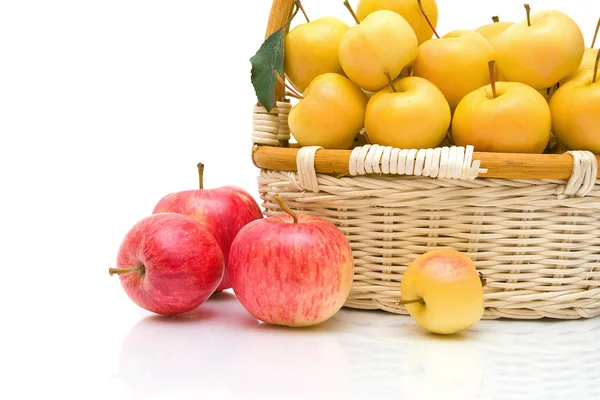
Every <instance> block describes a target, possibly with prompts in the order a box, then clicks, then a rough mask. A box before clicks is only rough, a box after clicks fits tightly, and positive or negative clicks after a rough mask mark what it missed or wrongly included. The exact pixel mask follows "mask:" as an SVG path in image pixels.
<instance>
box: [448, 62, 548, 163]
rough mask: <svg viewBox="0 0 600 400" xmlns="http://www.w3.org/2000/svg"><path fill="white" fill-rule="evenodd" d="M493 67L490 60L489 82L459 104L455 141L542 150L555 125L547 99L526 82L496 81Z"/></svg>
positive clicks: (493, 149)
mask: <svg viewBox="0 0 600 400" xmlns="http://www.w3.org/2000/svg"><path fill="white" fill-rule="evenodd" d="M494 66H495V62H494V61H493V60H492V61H490V63H489V67H488V68H489V75H490V84H488V85H486V86H483V87H481V88H479V89H477V90H475V91H473V92H471V93H469V94H468V95H466V96H465V97H464V99H462V100H461V102H460V103H459V105H458V107H456V110H455V112H454V118H453V120H452V139H453V141H454V143H455V144H456V145H458V146H466V145H473V147H474V148H475V151H489V152H498V153H537V154H541V153H543V152H544V150H545V149H546V147H547V146H548V142H549V141H550V131H551V128H552V116H551V114H550V107H549V106H548V102H547V101H546V99H544V96H542V95H541V94H540V92H538V91H537V90H535V89H533V88H532V87H530V86H528V85H526V84H524V83H519V82H496V81H495V79H494Z"/></svg>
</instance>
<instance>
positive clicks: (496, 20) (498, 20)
mask: <svg viewBox="0 0 600 400" xmlns="http://www.w3.org/2000/svg"><path fill="white" fill-rule="evenodd" d="M492 21H494V23H495V24H497V23H498V22H500V18H498V16H497V15H494V16H493V17H492Z"/></svg>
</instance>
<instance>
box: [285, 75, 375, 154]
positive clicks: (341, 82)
mask: <svg viewBox="0 0 600 400" xmlns="http://www.w3.org/2000/svg"><path fill="white" fill-rule="evenodd" d="M367 101H368V97H367V95H366V94H365V93H364V92H363V91H362V90H360V88H359V87H357V86H356V85H355V84H354V83H352V82H351V81H350V80H349V79H348V78H347V77H345V76H343V75H340V74H334V73H327V74H323V75H320V76H318V77H317V78H315V79H314V80H313V81H312V82H311V84H310V85H309V86H308V88H307V89H306V91H305V92H304V99H303V100H300V101H299V102H298V104H296V105H295V106H294V107H293V108H292V110H291V111H290V115H289V120H288V122H289V126H290V130H291V132H292V135H293V136H294V138H296V140H297V141H298V143H299V144H300V145H301V146H322V147H324V148H326V149H340V150H346V149H349V148H350V147H351V146H352V144H353V143H354V138H355V137H356V135H357V134H358V132H359V131H360V130H361V129H362V128H363V127H364V123H365V110H366V107H367Z"/></svg>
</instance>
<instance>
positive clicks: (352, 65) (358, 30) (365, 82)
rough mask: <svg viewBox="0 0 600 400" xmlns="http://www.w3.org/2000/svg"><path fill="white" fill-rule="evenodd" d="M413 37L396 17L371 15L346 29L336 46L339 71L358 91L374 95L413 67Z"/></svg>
mask: <svg viewBox="0 0 600 400" xmlns="http://www.w3.org/2000/svg"><path fill="white" fill-rule="evenodd" d="M417 46H418V42H417V36H416V35H415V32H414V31H413V29H412V28H411V26H410V25H409V24H408V22H406V20H405V19H404V18H403V17H401V16H400V15H399V14H397V13H395V12H393V11H386V10H381V11H375V12H374V13H372V14H370V15H369V16H367V17H366V18H365V19H364V20H363V21H362V22H361V23H360V24H357V25H355V26H353V27H352V28H350V30H348V32H346V34H345V35H344V37H343V38H342V41H341V43H340V51H339V58H340V63H341V65H342V69H343V70H344V72H345V73H346V75H347V76H348V78H350V80H352V82H354V83H355V84H356V85H358V86H360V87H361V88H363V89H365V90H368V91H370V92H376V91H378V90H380V89H382V88H383V87H385V86H386V85H387V84H388V81H387V78H386V76H385V74H384V73H385V71H388V72H389V73H390V75H391V76H392V78H394V79H395V78H396V77H398V76H399V75H400V73H401V72H402V70H403V69H404V68H405V67H407V66H409V65H410V64H412V63H413V61H414V60H415V57H416V55H417Z"/></svg>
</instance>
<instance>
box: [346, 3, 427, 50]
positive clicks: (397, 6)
mask: <svg viewBox="0 0 600 400" xmlns="http://www.w3.org/2000/svg"><path fill="white" fill-rule="evenodd" d="M422 4H423V9H424V10H425V13H426V14H427V17H429V20H430V21H431V24H432V25H433V27H434V28H435V27H437V22H438V7H437V3H436V1H435V0H423V2H422ZM379 10H389V11H394V12H396V13H398V14H400V15H401V16H402V17H404V19H405V20H406V21H407V22H408V23H409V24H410V26H411V27H412V28H413V30H414V32H415V34H416V35H417V40H418V42H419V44H421V43H423V42H425V41H426V40H429V39H431V37H432V36H433V31H432V30H431V28H430V27H429V24H427V21H426V20H425V18H424V17H423V13H422V12H421V9H420V8H419V3H418V2H417V0H360V1H359V2H358V6H357V8H356V16H357V17H358V19H359V20H361V21H362V20H364V19H365V18H366V17H367V16H368V15H369V14H372V13H373V12H375V11H379Z"/></svg>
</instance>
